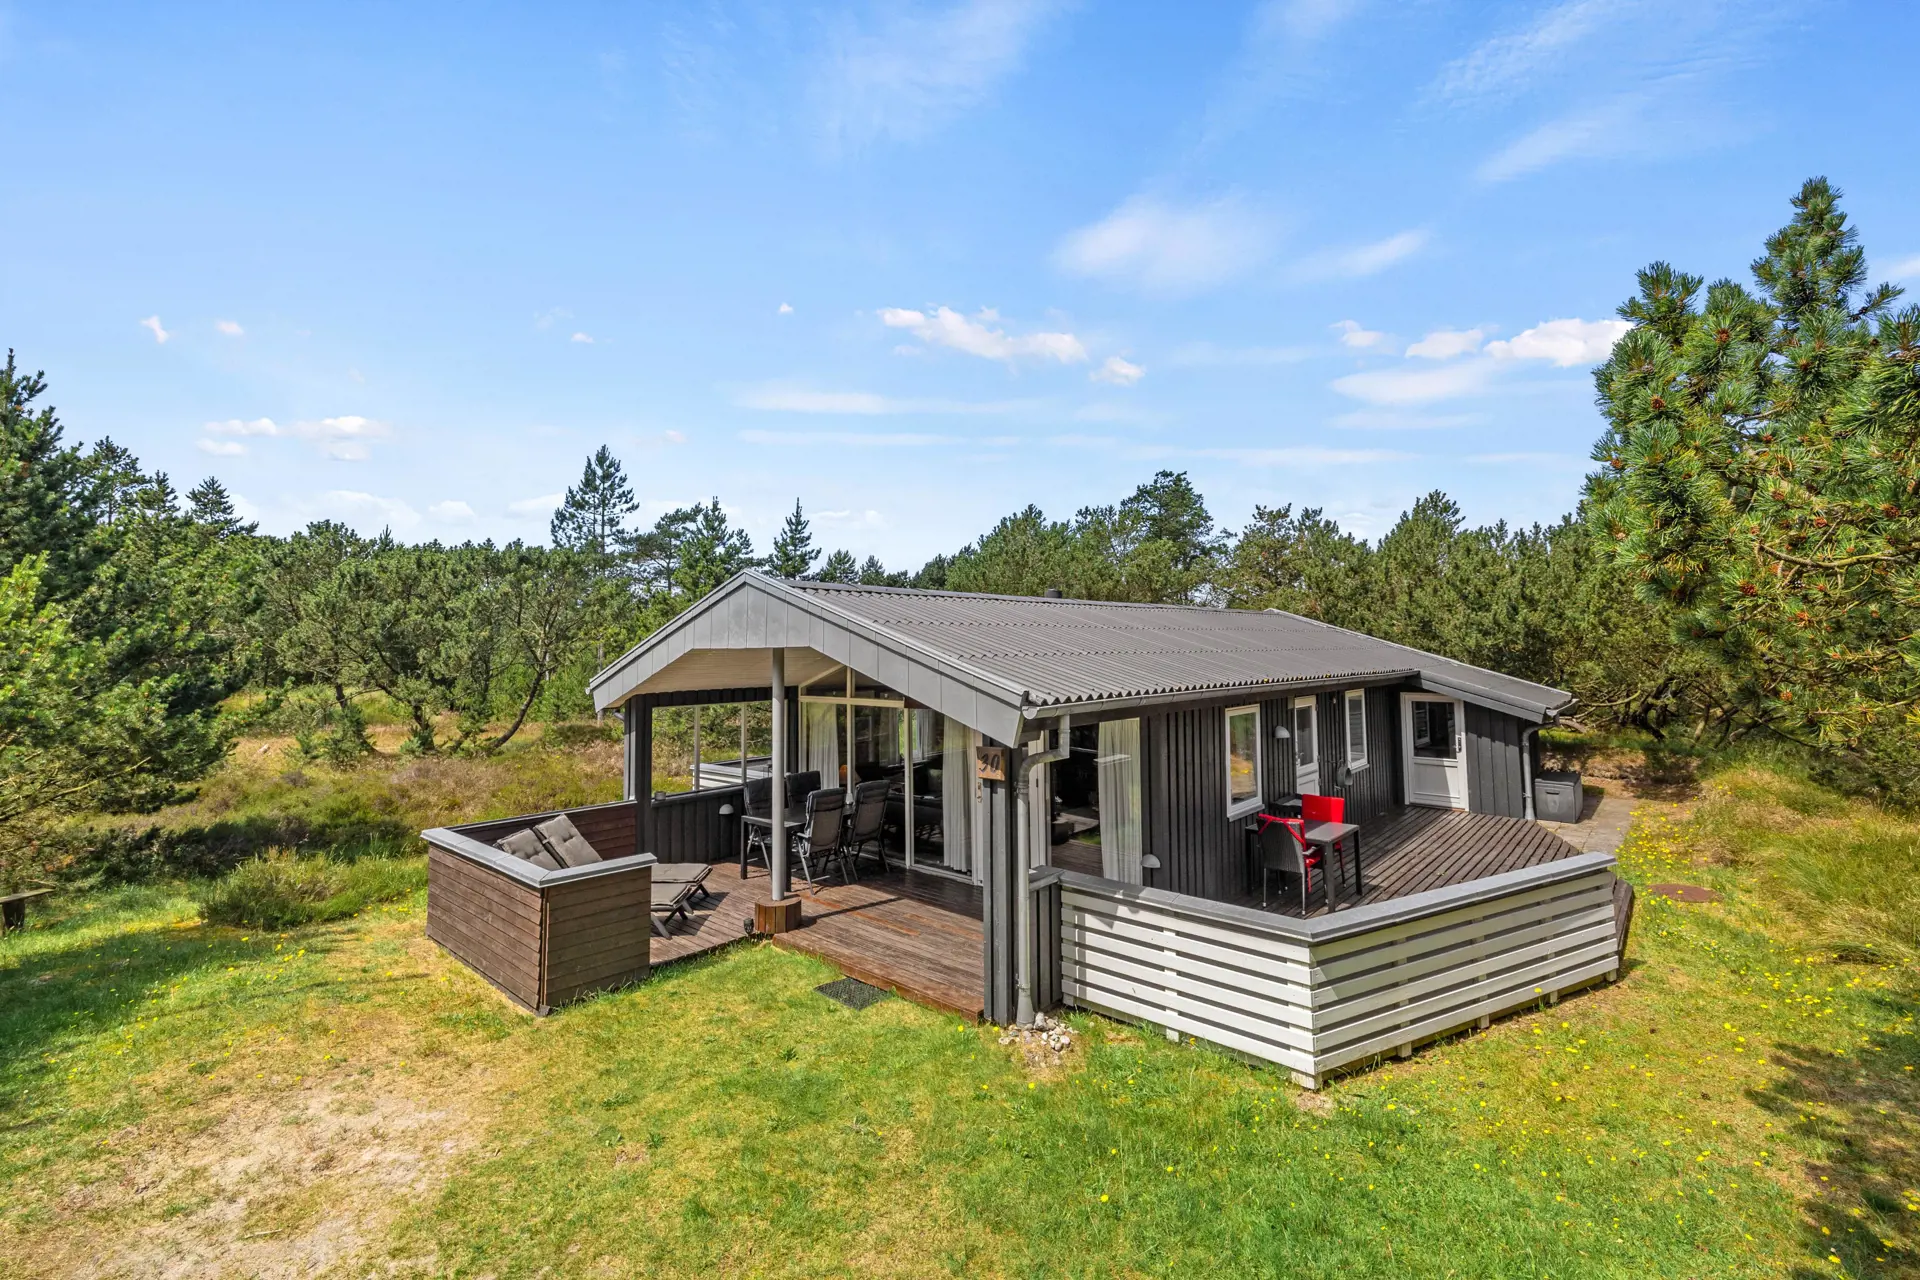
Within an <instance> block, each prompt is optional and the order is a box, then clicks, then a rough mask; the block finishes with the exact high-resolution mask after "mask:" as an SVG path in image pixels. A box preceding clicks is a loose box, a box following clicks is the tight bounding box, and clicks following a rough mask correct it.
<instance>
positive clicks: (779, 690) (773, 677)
mask: <svg viewBox="0 0 1920 1280" xmlns="http://www.w3.org/2000/svg"><path fill="white" fill-rule="evenodd" d="M768 668H769V670H768V675H769V677H770V679H769V683H770V685H771V686H772V687H771V689H770V691H769V692H770V701H771V702H772V705H773V760H772V765H773V777H772V781H773V786H772V788H771V790H772V794H771V795H770V796H768V801H769V804H768V807H767V812H768V813H769V814H770V815H771V816H772V818H773V830H772V831H770V832H769V833H768V836H767V847H768V855H767V872H768V876H769V878H770V879H771V880H772V881H773V900H774V901H775V902H779V901H781V900H782V899H784V898H785V897H786V896H787V827H786V816H787V651H786V650H785V649H775V650H774V651H773V656H772V657H771V659H770V660H769V663H768ZM768 932H769V933H771V932H774V930H768Z"/></svg>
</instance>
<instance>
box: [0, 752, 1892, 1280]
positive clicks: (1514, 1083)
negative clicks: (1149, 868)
mask: <svg viewBox="0 0 1920 1280" xmlns="http://www.w3.org/2000/svg"><path fill="white" fill-rule="evenodd" d="M1801 787H1802V784H1797V783H1789V782H1788V781H1787V780H1783V779H1777V778H1774V777H1773V776H1772V775H1767V774H1763V773H1759V772H1757V771H1747V772H1738V771H1736V772H1734V773H1731V774H1728V775H1726V776H1724V777H1721V778H1719V779H1717V780H1716V782H1715V784H1714V789H1713V790H1711V791H1710V792H1709V795H1708V797H1707V798H1706V799H1705V800H1703V801H1702V802H1701V803H1700V804H1699V805H1698V806H1697V808H1696V810H1695V813H1694V816H1693V817H1692V818H1691V819H1688V820H1684V821H1676V820H1668V819H1649V820H1647V821H1645V822H1643V823H1642V824H1641V827H1640V828H1639V830H1638V832H1637V833H1636V835H1635V837H1634V839H1633V841H1632V842H1631V843H1630V845H1629V847H1628V848H1627V849H1626V850H1624V851H1623V856H1622V866H1623V870H1624V871H1625V872H1626V874H1628V875H1629V877H1631V878H1632V879H1634V880H1635V881H1637V882H1639V883H1641V884H1642V885H1644V884H1646V883H1649V882H1652V881H1656V880H1676V879H1678V880H1688V881H1692V882H1697V883H1703V884H1707V885H1709V886H1711V887H1713V888H1716V889H1718V890H1720V891H1721V892H1722V893H1723V894H1725V895H1726V901H1725V902H1724V903H1723V904H1719V905H1714V906H1704V907H1703V906H1680V905H1677V904H1673V903H1669V902H1667V901H1665V900H1663V899H1652V898H1646V897H1644V896H1643V898H1642V901H1641V904H1640V908H1639V913H1638V918H1637V921H1636V933H1635V939H1634V943H1633V948H1632V955H1631V963H1630V966H1629V969H1628V972H1627V974H1626V976H1625V978H1624V980H1623V981H1622V982H1620V983H1618V984H1615V985H1613V986H1609V987H1606V988H1603V989H1600V990H1596V991H1594V992H1591V993H1588V994H1585V995H1582V996H1578V997H1574V998H1569V999H1567V1000H1565V1001H1563V1002H1562V1003H1560V1004H1559V1005H1558V1006H1556V1007H1553V1008H1549V1009H1541V1010H1536V1011H1532V1012H1529V1013H1526V1014H1523V1015H1521V1016H1518V1017H1515V1018H1512V1019H1509V1020H1507V1021H1505V1022H1502V1023H1500V1024H1498V1025H1496V1026H1495V1027H1494V1028H1493V1029H1492V1030H1491V1031H1489V1032H1486V1033H1481V1034H1475V1035H1470V1036H1465V1037H1461V1038H1458V1039H1456V1040H1453V1041H1451V1042H1448V1043H1445V1044H1441V1045H1436V1046H1431V1047H1429V1048H1427V1049H1425V1050H1423V1051H1422V1052H1421V1053H1420V1054H1418V1055H1417V1056H1416V1057H1415V1058H1414V1059H1412V1060H1411V1061H1408V1062H1396V1063H1392V1064H1390V1065H1388V1066H1386V1067H1383V1068H1381V1069H1378V1070H1375V1071H1372V1072H1367V1073H1362V1074H1357V1075H1354V1076H1351V1077H1348V1078H1346V1079H1344V1080H1341V1081H1337V1082H1335V1083H1334V1084H1333V1086H1332V1087H1331V1088H1329V1089H1328V1090H1327V1091H1326V1092H1325V1094H1323V1095H1321V1096H1320V1097H1317V1098H1316V1097H1311V1096H1308V1095H1303V1094H1302V1093H1300V1092H1299V1091H1298V1090H1296V1089H1295V1088H1293V1087H1292V1086H1291V1085H1289V1084H1286V1083H1284V1081H1283V1079H1282V1077H1281V1076H1280V1074H1279V1073H1277V1072H1273V1071H1269V1070H1267V1069H1265V1068H1261V1067H1256V1066H1250V1065H1247V1064H1245V1063H1243V1062H1240V1061H1238V1060H1235V1059H1233V1058H1231V1057H1229V1056H1227V1055H1225V1054H1222V1053H1219V1052H1216V1051H1214V1050H1212V1049H1209V1048H1208V1047H1206V1046H1204V1045H1196V1044H1192V1043H1185V1044H1178V1045H1175V1044H1170V1043H1168V1042H1166V1041H1165V1040H1164V1039H1163V1038H1160V1037H1158V1036H1157V1035H1155V1034H1153V1033H1151V1032H1147V1031H1142V1030H1139V1029H1134V1028H1128V1027H1123V1026H1120V1025H1118V1024H1114V1023H1110V1022H1106V1021H1104V1020H1101V1019H1097V1018H1089V1017H1079V1016H1076V1017H1075V1018H1074V1019H1072V1021H1073V1024H1074V1025H1075V1026H1076V1027H1077V1028H1078V1029H1079V1030H1080V1031H1081V1033H1082V1036H1081V1040H1082V1046H1083V1047H1082V1048H1081V1049H1079V1050H1077V1051H1076V1052H1075V1054H1074V1055H1072V1056H1071V1057H1070V1058H1069V1059H1068V1061H1067V1063H1066V1064H1065V1066H1064V1067H1063V1068H1061V1069H1059V1070H1057V1071H1052V1072H1048V1073H1045V1074H1042V1075H1032V1074H1029V1073H1028V1072H1027V1070H1026V1069H1025V1068H1024V1067H1023V1066H1022V1064H1021V1063H1020V1061H1019V1060H1018V1058H1017V1057H1016V1056H1015V1055H1014V1054H1013V1053H1012V1052H1011V1051H1010V1050H1009V1049H1008V1048H1005V1047H1003V1046H1001V1045H1000V1044H999V1043H998V1042H997V1039H996V1035H995V1033H994V1032H993V1030H992V1029H990V1028H978V1027H973V1026H967V1025H961V1024H959V1023H957V1022H956V1021H955V1020H953V1019H952V1018H948V1017H943V1016H940V1015H936V1014H934V1013H932V1012H930V1011H928V1010H924V1009H921V1008H918V1007H917V1006H914V1005H911V1004H907V1003H905V1002H902V1001H898V1000H893V1001H886V1002H883V1003H881V1004H880V1005H877V1006H875V1007H873V1008H871V1009H868V1010H865V1011H861V1012H854V1011H851V1010H847V1009H844V1008H842V1007H840V1006H838V1005H834V1004H832V1003H830V1002H828V1001H826V1000H825V999H823V998H821V997H820V996H818V995H816V994H814V992H813V991H812V988H813V987H814V986H815V985H817V984H819V983H820V982H822V981H825V980H826V979H828V978H829V977H831V976H833V975H832V971H831V970H829V969H827V968H826V967H825V966H823V965H821V964H819V963H817V962H815V961H812V960H809V959H806V958H804V957H799V956H795V955H792V954H789V953H786V952H782V951H778V950H775V949H773V948H770V947H767V946H763V945H758V944H743V945H741V946H739V947H736V948H735V949H733V950H731V951H728V952H726V953H723V954H722V955H720V956H718V957H716V958H713V959H711V960H707V961H703V962H699V963H696V964H693V965H688V966H680V967H676V968H673V969H669V970H663V971H662V972H661V973H659V974H657V975H656V976H655V977H654V978H653V979H652V980H651V981H649V982H647V983H645V984H643V985H641V986H638V987H635V988H631V989H629V990H626V991H622V992H617V993H612V994H609V995H605V996H602V997H598V998H595V999H593V1000H590V1001H587V1002H585V1003H583V1004H580V1005H577V1006H574V1007H572V1008H570V1009H568V1010H566V1011H564V1012H562V1013H561V1014H559V1015H556V1016H555V1017H552V1018H549V1019H545V1020H535V1019H533V1018H531V1017H528V1016H526V1015H523V1014H521V1013H518V1012H516V1011H514V1010H512V1009H511V1008H510V1007H509V1006H507V1005H506V1004H505V1003H504V1002H503V1001H502V1000H501V999H500V998H499V997H498V996H497V995H496V994H495V993H494V992H493V991H492V990H491V989H490V988H489V987H487V986H486V985H485V984H484V983H483V982H482V981H481V980H479V979H478V978H477V977H475V976H474V975H473V974H472V973H471V972H470V971H468V970H466V969H464V968H463V967H461V966H460V965H459V964H457V963H456V962H454V961H452V960H451V959H450V958H449V957H447V956H446V955H445V954H444V953H442V952H440V951H439V950H438V949H437V948H435V947H434V946H433V945H432V944H431V943H429V942H427V941H426V940H425V939H424V937H423V936H422V933H421V916H422V912H423V908H424V896H423V895H420V894H417V893H416V894H414V895H412V896H411V897H409V898H407V899H405V900H403V901H400V902H397V903H394V904H391V905H386V906H374V907H370V908H368V909H367V910H365V911H363V912H362V913H361V914H359V915H357V916H355V917H353V918H351V919H348V920H345V921H341V922H338V923H334V924H330V925H320V926H314V927H308V928H303V929H299V930H295V931H291V932H287V933H284V934H281V933H275V934H265V933H257V932H249V931H248V930H245V929H235V928H224V927H219V926H212V925H207V924H204V923H201V922H200V921H199V919H198V915H197V911H196V907H195V904H194V901H193V898H192V896H191V890H190V887H189V886H174V887H149V888H140V889H123V890H117V891H113V892H110V893H103V894H97V895H92V896H88V897H81V898H76V899H70V900H65V901H58V902H57V905H56V907H55V909H54V910H53V911H51V912H49V913H47V914H46V915H44V916H43V917H41V918H39V920H38V921H37V922H36V924H35V925H34V927H32V928H30V929H28V930H27V931H25V932H24V933H21V934H17V935H14V936H11V937H9V938H8V939H6V940H4V941H0V1049H4V1059H3V1060H0V1202H3V1207H0V1257H4V1258H7V1259H9V1264H10V1265H9V1268H8V1272H9V1274H10V1275H12V1274H21V1275H42V1274H44V1275H65V1274H71V1273H72V1272H74V1271H76V1270H81V1269H84V1268H88V1267H96V1266H97V1267H98V1268H99V1269H101V1270H103V1271H105V1272H107V1273H109V1274H111V1273H113V1272H114V1271H115V1270H121V1271H126V1272H128V1273H141V1272H142V1271H143V1270H159V1269H160V1266H159V1263H158V1261H156V1260H160V1259H172V1260H175V1261H176V1262H177V1261H178V1260H179V1259H180V1258H182V1257H192V1258H196V1259H198V1261H199V1265H198V1266H197V1268H194V1269H197V1270H200V1271H204V1272H209V1273H218V1272H219V1271H220V1270H222V1269H225V1270H228V1271H231V1272H234V1273H237V1274H244V1273H248V1272H253V1271H263V1270H279V1269H286V1270H295V1269H296V1266H295V1264H296V1263H298V1265H300V1266H305V1265H308V1264H309V1263H311V1264H312V1265H313V1269H314V1270H315V1271H316V1272H318V1273H329V1272H333V1273H338V1274H342V1275H345V1274H364V1273H366V1272H367V1271H369V1270H377V1269H380V1268H384V1267H389V1266H390V1267H391V1268H392V1269H393V1270H394V1271H395V1272H397V1273H399V1274H436V1275H438V1274H447V1275H468V1276H479V1275H493V1276H499V1277H508V1276H533V1275H538V1274H541V1273H542V1272H543V1271H544V1272H546V1273H549V1274H554V1275H574V1274H588V1275H590V1274H608V1275H661V1276H701V1277H706V1276H715V1275H733V1274H768V1275H775V1274H777V1275H864V1274H904V1275H945V1274H999V1275H1073V1276H1107V1275H1113V1276H1131V1275H1192V1274H1214V1275H1222V1276H1290V1277H1291V1276H1302V1277H1310V1276H1333V1275H1337V1274H1362V1275H1389V1276H1391V1275H1405V1276H1429V1275H1447V1274H1452V1275H1460V1276H1521V1275H1526V1276H1540V1275H1552V1276H1581V1277H1585V1276H1633V1277H1650V1276H1663V1277H1664V1276H1691V1275H1707V1274H1714V1275H1726V1274H1732V1275H1750V1276H1779V1275H1805V1276H1815V1275H1819V1276H1830V1275H1842V1274H1845V1275H1864V1276H1878V1275H1889V1276H1890V1275H1896V1274H1902V1273H1910V1272H1911V1271H1912V1270H1913V1269H1914V1268H1915V1266H1916V1265H1920V1254H1917V1253H1916V1251H1915V1246H1916V1240H1917V1239H1920V1233H1916V1223H1917V1222H1920V1134H1917V1133H1916V1121H1915V1117H1916V1115H1920V1089H1916V1085H1915V1080H1914V1076H1915V1074H1916V1072H1915V1068H1916V1066H1920V1051H1917V1050H1916V1041H1915V1039H1914V1035H1913V1030H1914V1022H1913V1018H1914V1011H1915V1007H1914V995H1915V990H1916V983H1915V970H1914V968H1913V964H1912V960H1911V957H1909V956H1907V955H1906V954H1905V953H1904V952H1903V951H1902V950H1901V948H1903V947H1905V946H1906V945H1908V943H1907V942H1903V941H1902V939H1903V938H1905V936H1906V935H1905V934H1904V932H1903V930H1904V929H1905V928H1906V927H1907V926H1906V925H1905V924H1904V923H1903V921H1904V920H1905V917H1903V916H1902V915H1901V914H1900V913H1899V912H1898V911H1889V910H1887V904H1889V903H1897V902H1899V901H1901V900H1902V899H1901V897H1900V895H1901V894H1902V893H1907V894H1909V895H1911V893H1912V892H1913V891H1914V889H1915V885H1914V878H1915V875H1916V872H1915V870H1914V862H1913V860H1912V859H1911V857H1907V858H1906V859H1905V861H1896V862H1895V864H1894V865H1893V866H1891V867H1889V866H1888V860H1889V859H1890V858H1894V857H1895V856H1896V855H1898V854H1899V853H1900V852H1901V851H1902V850H1910V849H1911V847H1912V846H1911V842H1912V840H1913V839H1914V838H1915V837H1916V835H1920V826H1915V825H1913V824H1910V823H1906V822H1903V821H1902V820H1900V819H1897V818H1891V817H1888V816H1886V815H1884V814H1881V813H1878V812H1877V811H1873V810H1870V809H1866V808H1864V807H1862V806H1859V805H1857V804H1853V803H1850V802H1844V801H1840V800H1838V799H1836V798H1833V797H1831V796H1830V795H1828V794H1826V793H1822V792H1819V791H1818V790H1817V789H1800V788H1801ZM1902 841H1906V842H1908V843H1906V844H1902V843H1901V842H1902ZM1903 886H1904V888H1903ZM1906 900H1911V896H1909V897H1908V898H1907V899H1906ZM1843 936H1844V937H1845V938H1847V939H1851V940H1852V942H1853V943H1854V944H1855V945H1851V946H1845V947H1842V946H1836V945H1831V944H1833V943H1834V942H1835V940H1836V939H1838V938H1841V937H1843ZM1869 944H1870V945H1869ZM1909 1206H1912V1207H1909ZM343 1232H344V1234H342V1233H343ZM1883 1242H1891V1243H1883ZM1835 1258H1837V1259H1838V1260H1839V1261H1838V1262H1835V1261H1833V1260H1832V1259H1835Z"/></svg>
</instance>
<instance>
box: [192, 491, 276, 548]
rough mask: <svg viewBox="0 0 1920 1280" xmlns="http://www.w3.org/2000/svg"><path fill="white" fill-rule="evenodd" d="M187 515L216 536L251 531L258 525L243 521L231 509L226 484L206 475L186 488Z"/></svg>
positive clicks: (224, 536) (227, 535)
mask: <svg viewBox="0 0 1920 1280" xmlns="http://www.w3.org/2000/svg"><path fill="white" fill-rule="evenodd" d="M187 515H188V516H189V517H190V518H191V519H192V520H193V522H194V523H195V524H197V525H202V526H204V527H206V528H208V529H211V530H212V531H213V532H214V534H215V535H216V536H218V537H222V538H226V537H232V536H234V535H236V534H249V533H253V532H254V531H255V530H257V529H258V528H259V527H260V526H259V525H258V524H257V523H255V522H251V521H243V520H241V519H240V517H239V516H238V515H236V514H235V513H234V510H233V497H232V495H230V494H229V493H228V492H227V486H225V485H223V484H221V483H220V482H219V481H218V480H217V479H215V478H214V477H212V476H208V477H207V478H206V479H205V480H202V481H201V482H200V483H199V484H197V485H195V486H194V487H193V488H191V489H189V490H187Z"/></svg>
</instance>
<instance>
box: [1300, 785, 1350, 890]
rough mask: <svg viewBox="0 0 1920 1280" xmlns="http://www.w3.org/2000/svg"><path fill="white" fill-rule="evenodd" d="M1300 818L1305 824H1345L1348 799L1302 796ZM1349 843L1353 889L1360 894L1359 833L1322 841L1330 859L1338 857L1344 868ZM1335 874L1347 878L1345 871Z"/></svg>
mask: <svg viewBox="0 0 1920 1280" xmlns="http://www.w3.org/2000/svg"><path fill="white" fill-rule="evenodd" d="M1300 817H1301V819H1302V821H1303V822H1345V821H1346V820H1347V802H1346V799H1345V798H1344V797H1342V796H1301V797H1300ZM1349 843H1351V845H1352V853H1353V889H1354V892H1355V893H1359V892H1361V884H1360V833H1359V831H1358V830H1355V831H1354V832H1353V833H1352V834H1351V835H1350V836H1343V837H1341V838H1340V839H1338V840H1335V841H1332V842H1330V843H1329V842H1326V841H1322V842H1321V847H1323V848H1324V849H1325V852H1326V853H1327V855H1328V856H1329V857H1338V858H1339V860H1340V866H1341V867H1344V866H1345V864H1346V855H1347V853H1348V848H1347V846H1348V844H1349ZM1334 874H1335V875H1336V876H1337V877H1339V878H1341V879H1345V878H1346V873H1345V872H1344V871H1343V870H1336V871H1335V873H1334ZM1329 893H1331V891H1329Z"/></svg>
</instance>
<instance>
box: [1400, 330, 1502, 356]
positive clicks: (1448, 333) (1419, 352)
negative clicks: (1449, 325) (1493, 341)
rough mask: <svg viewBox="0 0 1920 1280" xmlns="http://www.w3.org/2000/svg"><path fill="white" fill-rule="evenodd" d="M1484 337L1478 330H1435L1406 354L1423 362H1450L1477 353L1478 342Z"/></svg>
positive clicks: (1411, 347) (1408, 349)
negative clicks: (1455, 358) (1456, 357)
mask: <svg viewBox="0 0 1920 1280" xmlns="http://www.w3.org/2000/svg"><path fill="white" fill-rule="evenodd" d="M1486 336H1487V335H1486V334H1484V333H1482V332H1481V331H1480V330H1478V329H1435V330H1434V331H1433V332H1432V333H1430V334H1428V335H1427V336H1426V337H1424V338H1422V339H1420V341H1418V342H1416V343H1414V344H1413V345H1412V346H1410V347H1408V348H1407V354H1408V355H1410V356H1419V357H1420V358H1422V359H1425V360H1451V359H1453V358H1454V357H1455V356H1464V355H1469V354H1471V353H1473V352H1475V351H1478V350H1479V349H1480V340H1481V339H1482V338H1484V337H1486Z"/></svg>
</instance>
